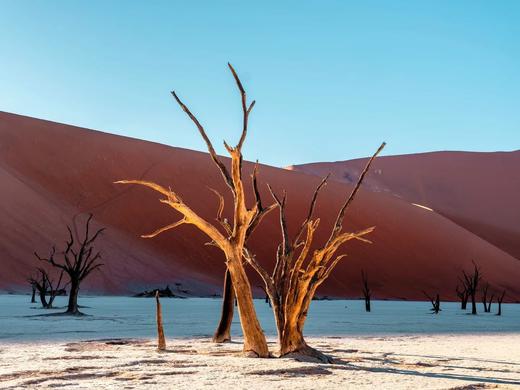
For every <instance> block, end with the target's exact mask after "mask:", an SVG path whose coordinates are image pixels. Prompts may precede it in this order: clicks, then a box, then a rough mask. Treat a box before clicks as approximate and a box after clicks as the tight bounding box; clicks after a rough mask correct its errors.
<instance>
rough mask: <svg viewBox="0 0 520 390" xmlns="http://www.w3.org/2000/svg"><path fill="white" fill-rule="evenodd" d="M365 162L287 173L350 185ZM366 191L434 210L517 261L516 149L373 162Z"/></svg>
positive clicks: (519, 179)
mask: <svg viewBox="0 0 520 390" xmlns="http://www.w3.org/2000/svg"><path fill="white" fill-rule="evenodd" d="M365 164H366V159H357V160H350V161H338V162H330V163H329V162H325V163H313V164H305V165H298V166H292V167H290V169H293V170H297V171H300V172H305V173H309V174H314V175H318V176H324V175H326V174H327V173H331V174H332V178H333V179H335V180H337V181H340V182H343V183H351V182H352V180H355V178H356V177H357V176H358V175H359V172H360V171H361V170H362V169H363V166H364V165H365ZM365 187H366V188H368V189H370V190H371V191H374V192H384V193H390V194H393V195H395V196H397V197H400V198H402V199H404V200H406V201H408V202H410V203H415V204H420V205H424V206H427V207H430V208H432V209H434V210H435V211H436V212H437V213H440V214H442V215H444V216H445V217H447V218H449V219H451V220H452V221H454V222H455V223H457V224H458V225H460V226H462V227H464V228H466V229H468V230H469V231H471V232H473V233H475V234H477V235H478V236H480V237H482V238H483V239H485V240H487V241H489V242H490V243H492V244H493V245H495V246H497V247H498V248H500V249H502V250H504V251H506V252H508V253H509V254H510V255H512V256H514V257H516V258H517V259H520V150H519V151H515V152H494V153H477V152H432V153H421V154H410V155H402V156H388V157H380V158H378V159H377V160H376V161H375V162H374V164H373V169H372V172H371V174H370V175H369V176H367V180H366V181H365Z"/></svg>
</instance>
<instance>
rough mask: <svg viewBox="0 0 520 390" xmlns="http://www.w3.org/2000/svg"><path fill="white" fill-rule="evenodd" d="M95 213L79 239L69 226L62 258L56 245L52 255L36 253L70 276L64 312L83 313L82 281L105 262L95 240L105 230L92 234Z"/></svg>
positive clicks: (41, 259) (88, 220) (44, 260)
mask: <svg viewBox="0 0 520 390" xmlns="http://www.w3.org/2000/svg"><path fill="white" fill-rule="evenodd" d="M92 217H93V215H92V214H89V216H88V219H87V221H86V224H85V234H84V237H83V238H82V239H79V238H78V237H77V234H76V237H75V235H74V234H72V229H71V228H70V226H67V230H68V232H69V239H68V241H67V242H66V248H65V250H64V251H63V252H61V253H60V255H61V257H62V258H63V259H62V260H56V259H55V256H56V247H54V246H53V247H52V251H51V253H50V255H49V256H48V257H46V258H43V257H40V256H39V255H38V253H36V252H35V253H34V254H35V255H36V257H37V258H38V259H39V260H40V261H43V262H47V263H49V264H51V265H52V266H54V267H56V268H59V269H61V270H62V271H64V272H65V273H66V274H67V275H68V276H69V280H70V281H69V283H70V293H69V303H68V306H67V311H66V312H65V313H64V314H70V315H81V314H82V313H81V312H80V311H79V308H78V294H79V289H80V285H81V282H83V280H84V279H85V278H86V277H87V276H88V275H90V273H91V272H92V271H94V270H95V269H98V268H99V267H101V266H102V265H103V264H101V263H99V259H100V258H101V253H100V252H96V251H95V250H94V242H95V241H96V239H97V238H98V237H99V235H100V234H101V233H102V232H103V231H104V230H105V229H104V228H101V229H98V230H96V231H95V232H94V234H90V233H91V232H90V222H91V220H92Z"/></svg>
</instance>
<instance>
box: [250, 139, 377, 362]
mask: <svg viewBox="0 0 520 390" xmlns="http://www.w3.org/2000/svg"><path fill="white" fill-rule="evenodd" d="M384 145H385V144H384V143H383V144H382V145H381V146H380V147H379V149H378V150H377V152H376V153H375V154H374V155H373V156H372V158H370V160H369V161H368V163H367V165H366V166H365V169H364V170H363V172H362V173H361V175H360V177H359V180H358V182H357V183H356V185H355V186H354V188H353V189H352V192H351V193H350V195H349V196H348V197H347V199H346V200H345V202H344V203H343V205H342V206H341V208H340V210H339V212H338V215H337V217H336V221H335V223H334V225H333V227H332V232H331V234H330V237H329V239H328V240H327V242H326V243H325V244H323V245H322V246H320V247H318V249H314V250H312V248H313V247H314V245H313V238H314V233H315V231H316V229H317V228H318V224H319V222H320V220H319V218H314V209H315V205H316V200H317V197H318V194H319V192H320V190H321V189H322V188H323V187H324V186H325V184H326V182H327V179H328V176H327V177H325V178H324V179H323V180H322V181H321V183H320V184H319V185H318V187H317V188H316V190H315V191H314V194H313V196H312V199H311V201H310V206H309V211H308V214H307V217H306V219H305V220H304V221H303V222H302V224H301V226H300V228H299V230H298V232H297V233H296V235H295V236H294V238H293V239H291V238H289V234H288V230H287V218H286V213H285V206H286V194H285V192H284V194H283V197H281V198H280V197H278V196H277V195H276V194H275V193H274V191H273V189H272V188H271V187H270V186H269V190H270V191H271V195H272V196H273V198H274V200H275V202H276V204H277V205H278V209H279V220H280V227H281V233H282V242H281V243H280V245H279V246H278V250H277V254H276V263H275V266H274V269H273V272H272V273H271V274H269V273H268V272H267V271H266V270H265V269H264V268H263V267H262V266H261V265H260V263H259V262H258V261H257V260H256V258H255V256H254V255H253V254H252V253H250V252H249V251H248V250H247V248H244V250H245V252H244V258H245V259H246V261H247V262H248V263H249V264H250V265H251V266H252V267H253V268H254V269H255V270H256V271H257V273H258V274H259V275H260V277H261V278H262V280H263V282H264V284H265V289H266V291H267V293H268V294H269V298H270V299H271V305H272V309H273V312H274V317H275V323H276V327H277V330H278V338H279V343H280V356H285V355H288V354H300V355H307V356H311V357H314V358H317V359H319V360H321V361H324V362H331V359H330V358H329V357H328V356H325V355H324V354H322V353H321V352H319V351H317V350H315V349H314V348H312V347H310V346H308V345H307V343H306V342H305V339H304V337H303V328H304V325H305V320H306V319H307V313H308V310H309V306H310V303H311V301H312V298H313V297H314V294H315V292H316V289H317V288H318V287H319V286H320V285H321V284H322V283H323V282H324V281H325V280H326V279H327V278H328V277H329V275H330V274H331V272H332V271H333V270H334V268H335V267H336V265H337V264H338V263H339V261H340V260H341V259H342V258H344V257H345V255H344V254H341V255H336V252H337V251H338V250H339V248H340V247H341V246H342V245H343V244H344V243H346V242H347V241H349V240H353V239H356V240H360V241H363V242H368V243H370V241H368V240H367V239H365V238H364V236H365V235H367V234H369V233H371V232H372V231H373V230H374V227H370V228H367V229H363V230H361V231H358V232H354V233H350V232H343V220H344V217H345V213H346V211H347V209H348V207H349V206H350V205H351V203H352V201H353V200H354V197H355V195H356V194H357V192H358V190H359V188H360V186H361V183H362V181H363V178H364V177H365V175H366V173H367V172H368V170H369V168H370V165H371V164H372V161H373V160H374V158H375V157H376V156H377V155H378V154H379V152H380V151H381V150H382V149H383V147H384Z"/></svg>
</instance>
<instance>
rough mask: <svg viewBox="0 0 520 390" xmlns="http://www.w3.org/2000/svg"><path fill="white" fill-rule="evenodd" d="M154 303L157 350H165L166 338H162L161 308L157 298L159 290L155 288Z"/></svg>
mask: <svg viewBox="0 0 520 390" xmlns="http://www.w3.org/2000/svg"><path fill="white" fill-rule="evenodd" d="M155 304H156V308H155V310H156V312H155V318H156V321H157V350H158V351H165V350H166V340H165V338H164V329H163V320H162V309H161V302H160V300H159V290H157V291H156V292H155Z"/></svg>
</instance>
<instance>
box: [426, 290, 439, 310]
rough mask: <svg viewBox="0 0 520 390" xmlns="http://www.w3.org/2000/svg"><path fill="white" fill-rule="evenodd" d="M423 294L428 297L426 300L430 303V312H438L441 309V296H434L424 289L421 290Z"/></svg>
mask: <svg viewBox="0 0 520 390" xmlns="http://www.w3.org/2000/svg"><path fill="white" fill-rule="evenodd" d="M423 294H424V295H425V296H426V297H427V298H428V300H429V301H430V303H431V304H432V308H431V309H430V310H431V311H432V313H433V314H439V312H440V311H441V298H440V296H439V294H437V295H436V296H435V298H433V297H432V296H430V295H429V294H428V293H426V291H423Z"/></svg>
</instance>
